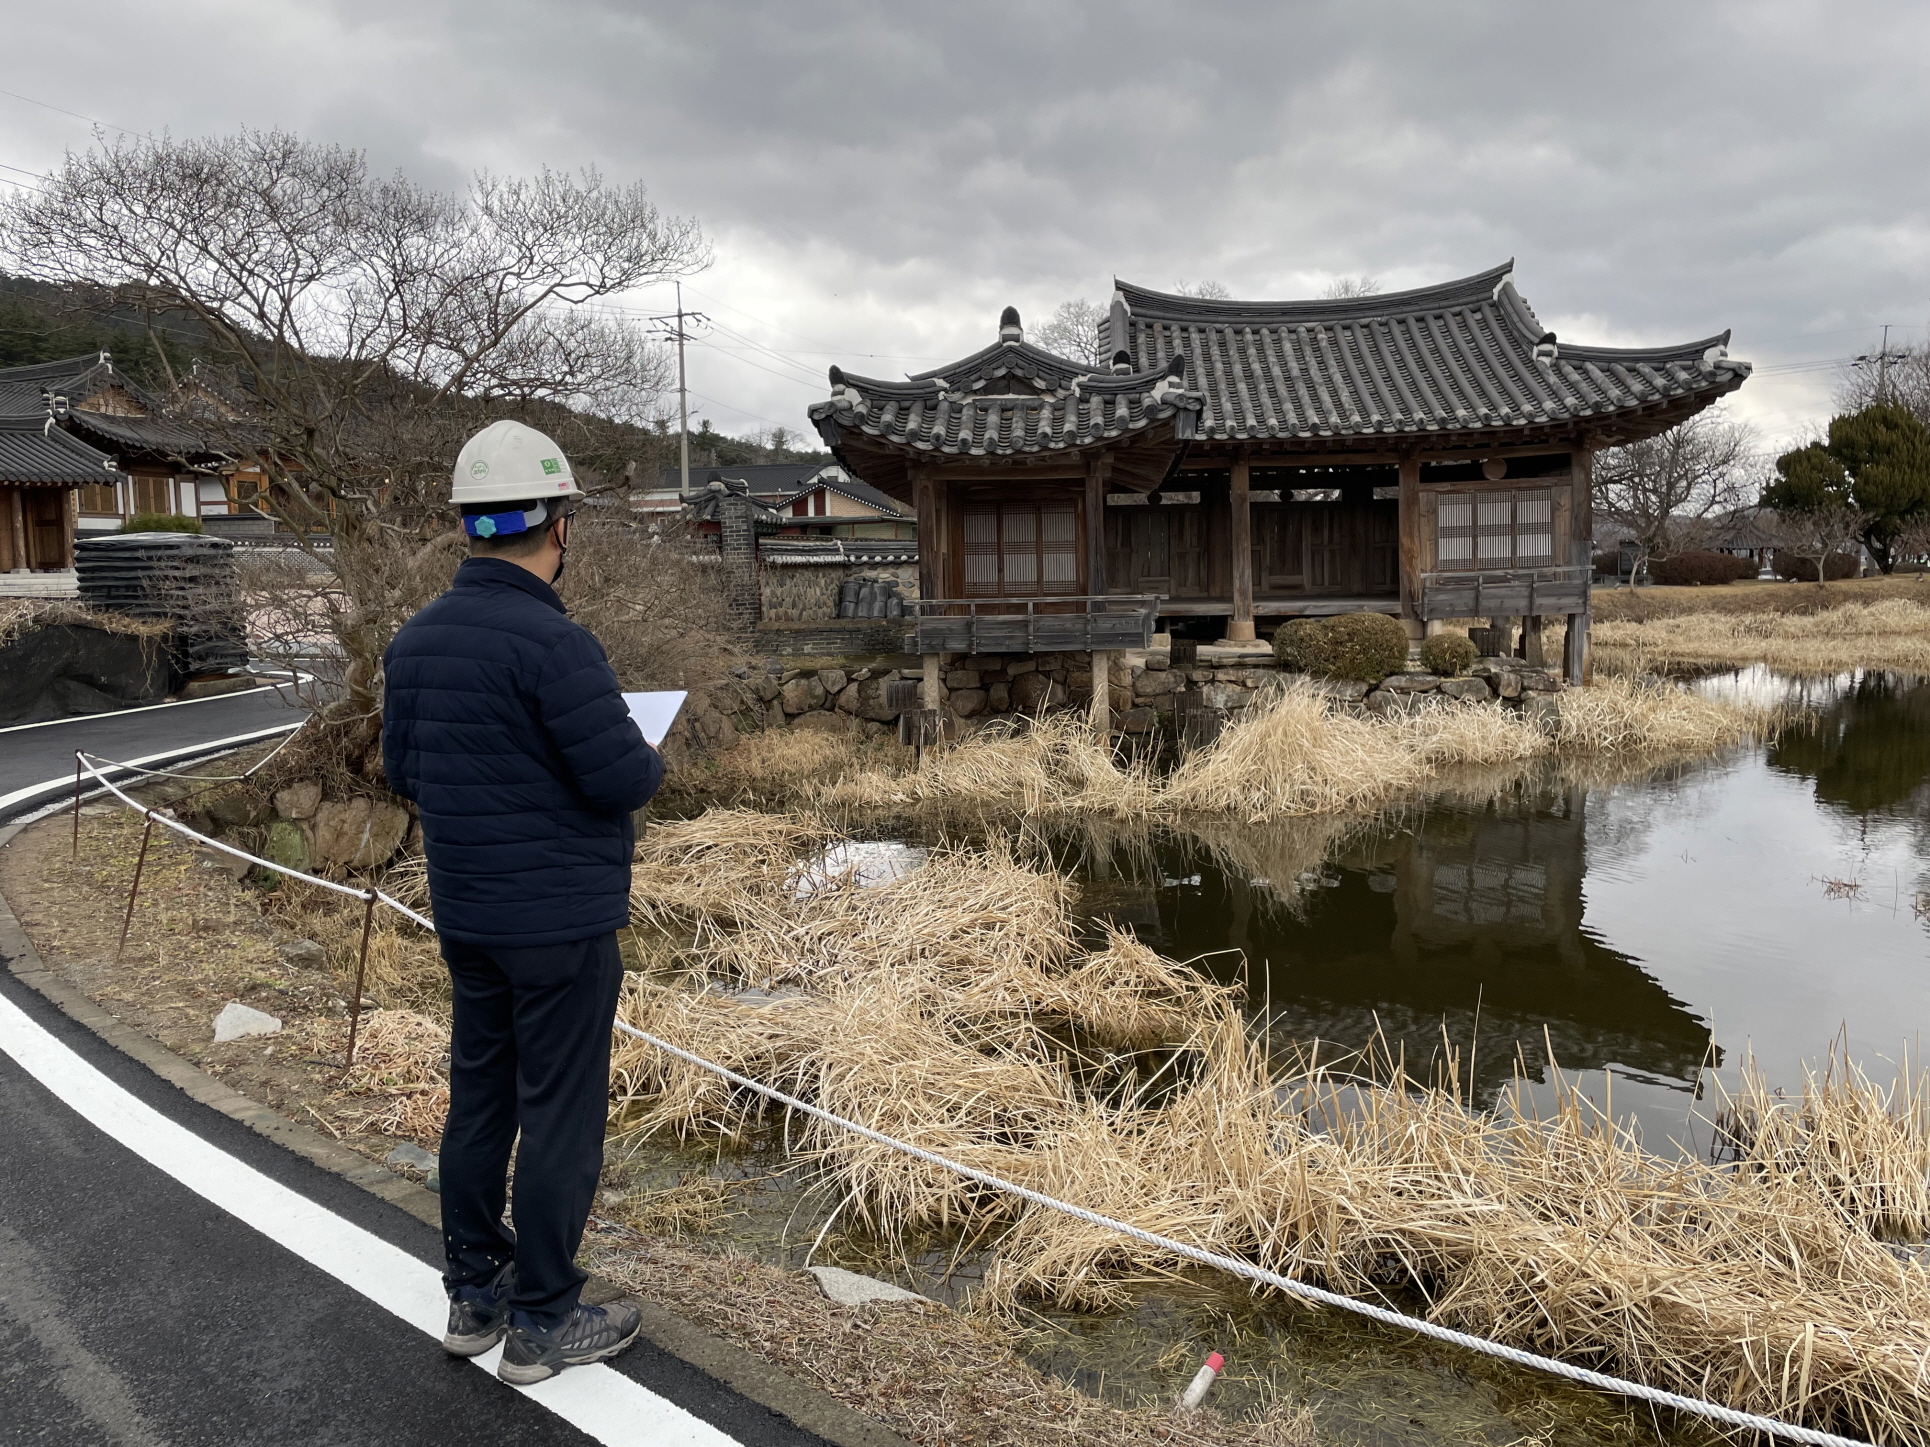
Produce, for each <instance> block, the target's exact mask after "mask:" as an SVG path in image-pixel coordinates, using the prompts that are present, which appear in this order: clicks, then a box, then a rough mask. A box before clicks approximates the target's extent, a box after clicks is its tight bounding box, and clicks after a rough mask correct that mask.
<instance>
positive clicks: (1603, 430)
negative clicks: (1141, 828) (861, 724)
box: [811, 263, 1749, 681]
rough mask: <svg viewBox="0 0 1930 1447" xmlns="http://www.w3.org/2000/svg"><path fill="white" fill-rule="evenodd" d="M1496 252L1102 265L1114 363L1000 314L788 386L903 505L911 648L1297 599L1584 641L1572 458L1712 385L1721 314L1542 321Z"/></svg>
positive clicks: (1243, 628) (1575, 646)
mask: <svg viewBox="0 0 1930 1447" xmlns="http://www.w3.org/2000/svg"><path fill="white" fill-rule="evenodd" d="M1512 271H1513V264H1512V263H1510V264H1509V265H1506V266H1500V267H1496V268H1495V269H1493V270H1492V271H1487V272H1483V273H1481V274H1480V275H1477V276H1471V277H1467V278H1465V279H1463V280H1460V281H1452V282H1447V283H1445V284H1442V285H1439V286H1430V287H1422V288H1419V289H1417V290H1414V291H1407V292H1399V293H1394V294H1390V295H1383V296H1369V297H1353V298H1344V299H1336V300H1322V301H1295V302H1254V301H1225V300H1217V299H1206V298H1200V297H1189V296H1173V295H1169V294H1167V293H1164V292H1156V291H1149V290H1147V289H1146V288H1145V287H1140V286H1134V285H1131V284H1129V283H1126V282H1119V283H1117V289H1116V291H1115V292H1114V294H1113V299H1112V307H1111V312H1110V316H1109V318H1108V319H1107V321H1106V322H1105V323H1103V324H1102V338H1101V341H1102V348H1101V353H1102V355H1103V354H1107V353H1110V355H1111V357H1112V363H1111V366H1110V368H1109V369H1106V368H1099V369H1095V368H1094V367H1092V366H1090V365H1088V364H1086V363H1083V362H1077V361H1072V360H1069V359H1067V358H1065V357H1060V356H1055V355H1053V354H1052V353H1050V352H1046V351H1043V350H1041V349H1040V348H1038V347H1035V346H1032V345H1030V344H1028V343H1027V342H1026V341H1025V338H1024V333H1023V331H1022V329H1021V326H1020V322H1019V317H1018V314H1017V313H1016V312H1015V311H1013V310H1012V309H1011V308H1007V309H1006V312H1005V315H1004V316H1003V317H1002V318H1001V320H1000V325H999V336H998V340H997V341H996V342H995V343H994V344H993V345H991V346H989V347H987V348H985V349H984V350H983V351H980V352H975V353H973V354H972V355H971V356H969V357H965V358H962V359H961V360H959V361H957V362H955V363H953V364H952V365H951V366H948V367H941V368H939V369H937V370H936V371H931V372H924V373H920V374H918V375H917V376H913V377H910V378H908V379H906V380H905V381H900V382H893V381H880V380H874V379H871V378H865V377H854V376H851V375H849V374H847V373H844V372H843V371H841V370H840V369H838V368H835V367H834V368H832V369H831V382H832V395H831V398H830V400H829V401H825V402H819V403H816V404H814V405H813V406H812V407H811V417H812V420H813V421H814V422H815V423H816V425H817V428H818V430H819V432H820V434H821V435H822V436H823V437H824V440H825V442H826V444H827V445H828V446H829V447H830V448H831V450H832V451H833V452H834V453H835V454H836V456H837V458H838V460H839V461H840V462H841V463H843V464H844V466H845V467H846V468H847V469H848V470H849V471H850V472H851V473H852V474H853V475H854V476H857V477H860V478H863V479H864V480H865V481H866V482H869V483H871V484H872V485H873V486H874V487H877V488H878V489H879V490H881V491H882V492H884V493H886V494H888V495H890V496H892V497H895V498H898V499H901V500H903V501H906V502H909V503H910V504H911V505H912V507H913V510H914V511H915V513H916V515H917V522H918V537H919V540H920V549H919V551H920V578H919V587H920V593H921V598H920V601H919V604H918V611H919V617H918V620H917V624H916V633H915V641H914V646H915V647H916V648H917V650H918V651H919V652H921V653H925V654H927V655H932V654H937V653H945V652H954V653H964V652H977V651H988V652H999V651H1011V652H1017V651H1049V650H1054V649H1068V650H1070V649H1080V650H1083V649H1099V650H1106V649H1113V648H1130V647H1144V646H1145V645H1146V643H1147V642H1148V641H1149V640H1150V636H1151V634H1152V632H1153V631H1154V630H1155V628H1156V627H1158V626H1160V623H1159V620H1165V626H1167V627H1178V628H1180V629H1182V630H1184V631H1188V632H1191V633H1194V634H1195V636H1198V634H1199V633H1201V632H1206V631H1210V632H1211V633H1212V634H1213V635H1216V636H1224V637H1225V638H1227V639H1229V640H1249V639H1253V638H1254V637H1255V631H1256V626H1262V625H1270V624H1272V623H1275V622H1277V621H1278V620H1281V619H1284V618H1289V617H1296V616H1304V615H1309V614H1332V613H1344V612H1359V611H1377V612H1384V613H1390V614H1394V615H1396V616H1398V617H1400V618H1401V619H1403V620H1404V621H1405V622H1406V623H1407V624H1408V627H1409V633H1410V636H1414V637H1419V636H1420V635H1421V634H1422V632H1423V631H1424V629H1425V627H1426V625H1427V624H1428V623H1430V622H1438V621H1439V620H1442V619H1446V618H1460V617H1470V616H1481V617H1499V616H1505V617H1509V618H1517V617H1518V618H1524V619H1529V620H1535V625H1536V629H1537V634H1538V622H1539V620H1540V619H1541V618H1543V617H1545V616H1549V615H1556V616H1562V617H1565V618H1566V619H1567V620H1568V623H1569V627H1568V629H1567V633H1566V637H1567V640H1568V641H1567V658H1566V671H1567V673H1568V675H1569V677H1570V678H1571V679H1572V680H1574V681H1579V680H1580V679H1581V677H1582V673H1583V670H1584V667H1585V660H1586V652H1587V620H1588V606H1589V604H1588V597H1589V594H1588V589H1589V564H1590V548H1589V544H1590V537H1591V526H1590V510H1589V475H1590V468H1589V459H1590V456H1591V454H1592V453H1593V452H1594V451H1596V450H1597V449H1599V448H1602V447H1608V446H1613V445H1615V444H1617V443H1623V442H1629V441H1632V440H1635V439H1637V438H1641V437H1647V436H1650V435H1652V434H1654V433H1657V432H1660V431H1662V430H1663V429H1665V428H1667V427H1671V426H1673V425H1674V424H1676V423H1678V422H1680V421H1682V420H1683V419H1684V418H1686V417H1689V416H1691V415H1692V414H1694V413H1696V412H1698V411H1700V410H1701V409H1702V408H1704V407H1707V406H1709V405H1710V404H1711V403H1713V402H1714V401H1716V400H1717V399H1718V398H1720V397H1722V396H1724V395H1726V394H1728V393H1729V392H1732V391H1734V390H1735V389H1736V388H1737V387H1739V386H1740V385H1741V384H1742V381H1743V379H1744V378H1745V377H1746V376H1748V374H1749V365H1748V363H1746V362H1739V361H1736V360H1733V359H1731V358H1730V357H1729V355H1728V352H1727V350H1726V344H1727V342H1728V338H1729V334H1728V333H1727V332H1724V333H1722V334H1721V335H1720V336H1715V337H1708V338H1705V339H1704V340H1702V341H1697V342H1690V343H1685V344H1683V345H1681V346H1673V347H1651V348H1636V349H1617V348H1609V347H1590V346H1577V345H1575V344H1573V343H1565V342H1562V341H1560V340H1559V339H1558V338H1557V337H1556V336H1555V334H1554V333H1553V332H1551V331H1549V330H1548V329H1547V328H1546V327H1544V326H1542V324H1541V322H1540V321H1539V320H1537V319H1536V317H1535V314H1534V312H1532V311H1531V310H1530V309H1529V307H1528V304H1527V303H1526V302H1525V301H1523V300H1522V298H1521V296H1520V294H1519V293H1517V292H1516V290H1515V288H1514V284H1513V281H1512V279H1511V277H1512Z"/></svg>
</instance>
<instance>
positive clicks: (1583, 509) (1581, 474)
mask: <svg viewBox="0 0 1930 1447" xmlns="http://www.w3.org/2000/svg"><path fill="white" fill-rule="evenodd" d="M1570 461H1571V464H1572V482H1571V484H1570V485H1571V487H1572V488H1573V490H1574V491H1573V495H1572V499H1571V504H1570V506H1569V509H1568V517H1569V528H1568V531H1569V556H1568V561H1569V562H1570V563H1571V564H1576V565H1580V566H1582V567H1587V568H1589V579H1590V581H1589V582H1587V583H1585V584H1584V587H1587V588H1589V589H1592V588H1593V572H1594V569H1593V566H1592V560H1593V558H1594V552H1595V506H1594V503H1595V454H1594V452H1593V451H1592V450H1591V449H1590V448H1589V446H1588V444H1587V442H1586V441H1584V442H1583V443H1582V445H1581V446H1580V447H1577V448H1576V449H1575V451H1574V453H1573V454H1572V456H1571V458H1570ZM1587 596H1588V595H1587V594H1586V593H1584V594H1583V597H1584V598H1586V597H1587ZM1593 611H1594V609H1593V608H1592V606H1584V607H1583V609H1582V611H1581V612H1579V613H1570V614H1569V615H1568V639H1567V642H1566V643H1564V644H1563V646H1562V660H1561V662H1562V673H1563V674H1564V675H1565V676H1566V678H1567V680H1568V683H1569V684H1570V685H1571V686H1573V687H1579V686H1581V685H1582V684H1584V683H1588V682H1590V681H1591V680H1592V679H1593V677H1594V669H1593V667H1592V662H1591V660H1590V658H1589V656H1588V624H1589V618H1590V615H1591V614H1592V613H1593Z"/></svg>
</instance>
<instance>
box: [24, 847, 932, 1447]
mask: <svg viewBox="0 0 1930 1447" xmlns="http://www.w3.org/2000/svg"><path fill="white" fill-rule="evenodd" d="M25 827H26V824H25V822H20V823H14V824H8V825H4V826H0V849H4V848H5V847H6V846H7V845H8V844H11V843H12V842H13V839H14V836H15V835H17V834H19V833H20V831H21V830H22V829H24V828H25ZM0 955H5V956H6V957H7V969H8V972H9V973H10V974H12V975H13V977H14V978H15V979H17V980H19V981H20V982H21V983H22V984H24V985H26V986H28V987H29V988H30V989H32V990H34V991H35V992H37V993H38V994H40V995H41V996H42V997H43V998H45V999H46V1000H47V1001H48V1002H49V1003H50V1004H52V1005H54V1006H55V1007H56V1008H57V1009H59V1010H60V1011H61V1012H62V1013H63V1014H65V1015H67V1016H68V1017H69V1018H70V1019H72V1020H74V1021H75V1022H76V1023H78V1024H81V1025H85V1026H86V1027H87V1028H88V1029H89V1030H91V1031H93V1032H94V1034H96V1035H98V1036H99V1037H100V1038H101V1039H102V1040H103V1041H105V1042H106V1043H107V1044H109V1045H111V1046H113V1047H114V1048H115V1049H116V1050H118V1051H120V1052H121V1054H123V1055H125V1056H127V1057H128V1058H129V1059H131V1060H135V1061H138V1062H139V1063H140V1064H142V1065H144V1066H146V1067H147V1068H148V1069H149V1070H151V1071H153V1072H154V1074H156V1075H158V1076H160V1077H161V1079H163V1080H165V1081H166V1082H167V1083H168V1084H170V1085H172V1086H174V1087H175V1088H176V1089H178V1090H180V1091H182V1092H183V1093H184V1094H186V1095H187V1096H188V1097H189V1098H190V1099H192V1100H194V1101H196V1102H198V1103H199V1104H202V1105H205V1106H208V1107H209V1108H211V1109H213V1110H218V1111H220V1112H221V1113H222V1114H223V1115H225V1116H227V1117H228V1118H229V1119H231V1120H236V1121H239V1122H241V1123H242V1124H243V1125H245V1126H247V1127H248V1128H249V1129H250V1130H253V1131H254V1132H256V1134H258V1135H262V1136H265V1137H267V1138H268V1139H269V1140H271V1141H273V1142H275V1143H276V1144H277V1145H279V1146H283V1147H285V1148H286V1149H288V1150H290V1151H293V1152H294V1153H295V1154H296V1155H298V1156H301V1157H302V1158H303V1159H304V1160H307V1161H309V1162H311V1163H312V1164H314V1165H317V1166H320V1167H321V1168H322V1169H323V1170H326V1171H329V1172H332V1173H333V1174H335V1175H337V1176H340V1177H341V1178H342V1179H343V1180H345V1181H348V1182H350V1183H351V1184H353V1185H356V1186H360V1187H361V1188H362V1189H363V1190H365V1191H367V1192H368V1193H369V1194H370V1195H373V1196H378V1197H380V1198H381V1199H382V1200H384V1201H387V1202H388V1203H389V1204H390V1205H392V1206H397V1207H399V1208H401V1209H402V1210H404V1211H406V1212H408V1213H409V1214H410V1215H411V1216H414V1217H415V1218H416V1219H417V1220H419V1221H423V1222H426V1223H427V1224H428V1225H430V1226H433V1227H435V1228H436V1229H437V1230H438V1231H439V1230H441V1229H442V1214H441V1209H440V1206H439V1203H438V1202H437V1199H436V1196H435V1194H434V1193H433V1192H431V1191H429V1190H427V1189H425V1188H424V1187H422V1186H419V1185H417V1184H415V1183H414V1182H413V1181H408V1180H404V1179H403V1178H402V1177H400V1176H397V1175H396V1174H394V1173H393V1172H392V1171H389V1170H388V1169H386V1168H385V1167H383V1166H380V1165H378V1164H376V1163H375V1162H374V1161H371V1160H370V1159H369V1158H368V1157H367V1156H364V1155H361V1154H360V1153H359V1152H356V1151H354V1150H351V1149H350V1148H349V1147H347V1146H345V1145H343V1144H342V1143H341V1142H340V1141H336V1140H332V1139H330V1138H329V1137H328V1136H326V1135H324V1134H322V1132H320V1131H318V1130H315V1129H313V1128H312V1127H310V1126H305V1125H302V1124H300V1123H298V1122H296V1121H292V1120H289V1119H288V1118H287V1117H286V1116H284V1115H281V1114H280V1113H279V1112H277V1111H274V1110H270V1109H269V1108H268V1107H267V1106H265V1105H262V1104H261V1103H260V1102H259V1101H256V1100H253V1099H250V1098H249V1097H248V1096H246V1095H243V1094H242V1093H241V1092H240V1091H238V1090H236V1089H234V1087H232V1086H229V1085H224V1084H222V1082H221V1081H219V1080H217V1079H215V1078H214V1077H213V1076H212V1075H209V1074H208V1073H207V1072H206V1071H204V1070H201V1069H199V1068H198V1067H196V1066H194V1065H192V1064H190V1063H189V1062H188V1061H186V1060H183V1059H182V1058H181V1057H180V1056H178V1055H176V1054H175V1053H174V1052H173V1051H171V1050H169V1049H168V1048H167V1047H166V1046H164V1045H162V1044H160V1043H159V1042H158V1041H156V1040H153V1039H150V1038H149V1037H148V1036H146V1035H143V1034H142V1033H141V1032H140V1031H138V1030H136V1029H134V1028H133V1027H132V1026H131V1025H128V1024H125V1023H124V1022H123V1021H121V1020H119V1019H118V1018H116V1017H115V1016H114V1015H112V1014H110V1013H109V1012H108V1011H106V1010H104V1009H102V1008H101V1007H100V1006H99V1005H97V1004H95V1003H94V1002H93V1001H92V1000H90V999H88V998H87V996H86V995H84V994H82V993H81V992H80V990H78V989H76V988H75V987H74V985H73V984H71V983H70V982H69V981H67V980H66V979H64V978H63V977H61V976H60V975H58V974H56V973H55V972H54V971H52V970H50V969H49V968H48V967H47V965H46V963H45V962H44V961H43V960H42V959H41V958H40V954H39V951H37V950H36V949H35V948H34V946H33V941H32V940H30V939H28V938H27V933H26V931H25V930H24V929H22V928H21V926H20V921H19V920H18V919H17V918H15V916H14V913H13V907H12V905H11V904H10V903H9V902H8V900H7V898H6V896H5V895H4V894H0ZM626 1295H630V1293H628V1292H626V1291H625V1290H624V1289H623V1288H622V1287H620V1286H617V1285H616V1284H614V1283H613V1282H610V1281H606V1280H604V1279H603V1278H602V1277H598V1276H594V1275H593V1276H591V1278H590V1280H589V1283H588V1285H586V1286H585V1287H584V1297H585V1299H586V1300H590V1301H608V1300H611V1299H613V1298H615V1297H619V1296H626ZM632 1300H636V1301H637V1304H638V1305H639V1306H641V1307H642V1308H643V1334H644V1336H645V1337H647V1338H649V1340H650V1341H651V1342H652V1343H653V1344H655V1345H656V1346H657V1347H658V1348H659V1349H661V1350H662V1351H664V1352H667V1353H668V1354H669V1355H671V1356H673V1357H676V1358H677V1359H678V1360H679V1361H682V1362H685V1363H687V1364H688V1365H690V1366H692V1367H695V1368H696V1369H697V1370H698V1371H700V1372H702V1373H704V1374H705V1375H706V1376H708V1377H711V1378H713V1379H714V1380H716V1381H718V1382H721V1383H722V1384H723V1385H724V1386H726V1387H728V1388H730V1389H731V1390H732V1391H734V1392H736V1393H737V1394H738V1395H739V1396H742V1397H746V1398H748V1399H750V1400H751V1401H753V1402H756V1403H757V1404H758V1405H759V1406H762V1407H767V1408H769V1409H770V1410H771V1411H773V1412H776V1413H778V1414H779V1415H780V1416H783V1417H785V1418H787V1419H788V1420H789V1421H791V1422H792V1423H793V1424H795V1425H796V1426H798V1427H801V1428H803V1429H804V1430H805V1431H807V1432H814V1433H816V1434H817V1435H818V1436H820V1437H822V1438H824V1439H825V1440H826V1441H827V1442H830V1443H832V1444H834V1447H912V1444H910V1443H908V1442H906V1441H905V1439H904V1438H902V1437H900V1436H898V1434H897V1433H895V1432H893V1431H892V1430H891V1429H890V1428H888V1427H886V1426H884V1425H882V1424H881V1423H878V1422H875V1421H873V1420H872V1419H871V1418H869V1417H866V1416H864V1415H863V1414H862V1413H860V1412H858V1411H856V1410H854V1409H853V1408H851V1407H847V1406H846V1405H845V1404H844V1403H843V1402H840V1401H839V1400H838V1399H837V1398H835V1397H832V1396H830V1395H828V1394H827V1393H824V1392H821V1391H819V1390H817V1389H816V1388H815V1387H810V1386H806V1385H805V1384H804V1383H802V1382H800V1381H798V1380H797V1379H796V1378H795V1377H792V1376H791V1375H789V1374H788V1373H787V1372H785V1371H783V1370H781V1369H780V1368H778V1367H775V1366H773V1365H771V1363H769V1362H767V1361H765V1360H764V1359H763V1358H762V1357H759V1356H757V1355H755V1354H753V1353H751V1352H749V1351H746V1350H745V1349H744V1348H743V1347H740V1346H738V1345H736V1344H735V1343H733V1342H728V1341H725V1340H724V1339H723V1338H721V1337H715V1336H712V1335H711V1334H710V1333H709V1332H707V1331H705V1330H703V1328H701V1327H699V1326H697V1325H696V1324H695V1323H693V1322H691V1321H688V1320H686V1319H685V1318H684V1317H682V1316H680V1315H679V1314H678V1313H676V1312H674V1311H672V1310H671V1309H670V1308H669V1307H667V1306H660V1305H658V1304H656V1303H654V1302H646V1301H642V1300H641V1299H639V1298H635V1297H634V1296H633V1297H632Z"/></svg>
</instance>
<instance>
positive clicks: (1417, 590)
mask: <svg viewBox="0 0 1930 1447" xmlns="http://www.w3.org/2000/svg"><path fill="white" fill-rule="evenodd" d="M1400 482H1401V498H1400V506H1401V512H1400V563H1401V616H1402V617H1403V618H1405V619H1407V620H1408V621H1410V622H1412V621H1414V620H1417V619H1418V618H1419V617H1420V616H1421V459H1420V458H1418V457H1403V458H1402V459H1401V474H1400Z"/></svg>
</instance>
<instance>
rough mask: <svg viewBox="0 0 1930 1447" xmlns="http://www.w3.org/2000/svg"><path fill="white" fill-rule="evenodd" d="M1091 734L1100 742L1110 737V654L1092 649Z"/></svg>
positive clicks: (1104, 741)
mask: <svg viewBox="0 0 1930 1447" xmlns="http://www.w3.org/2000/svg"><path fill="white" fill-rule="evenodd" d="M1088 711H1089V713H1090V715H1091V717H1092V736H1093V737H1094V738H1096V739H1097V740H1099V742H1100V743H1102V744H1103V743H1106V742H1108V741H1109V740H1110V739H1111V738H1112V654H1110V653H1108V652H1104V651H1102V650H1100V649H1094V650H1093V654H1092V703H1091V705H1090V707H1089V710H1088Z"/></svg>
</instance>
